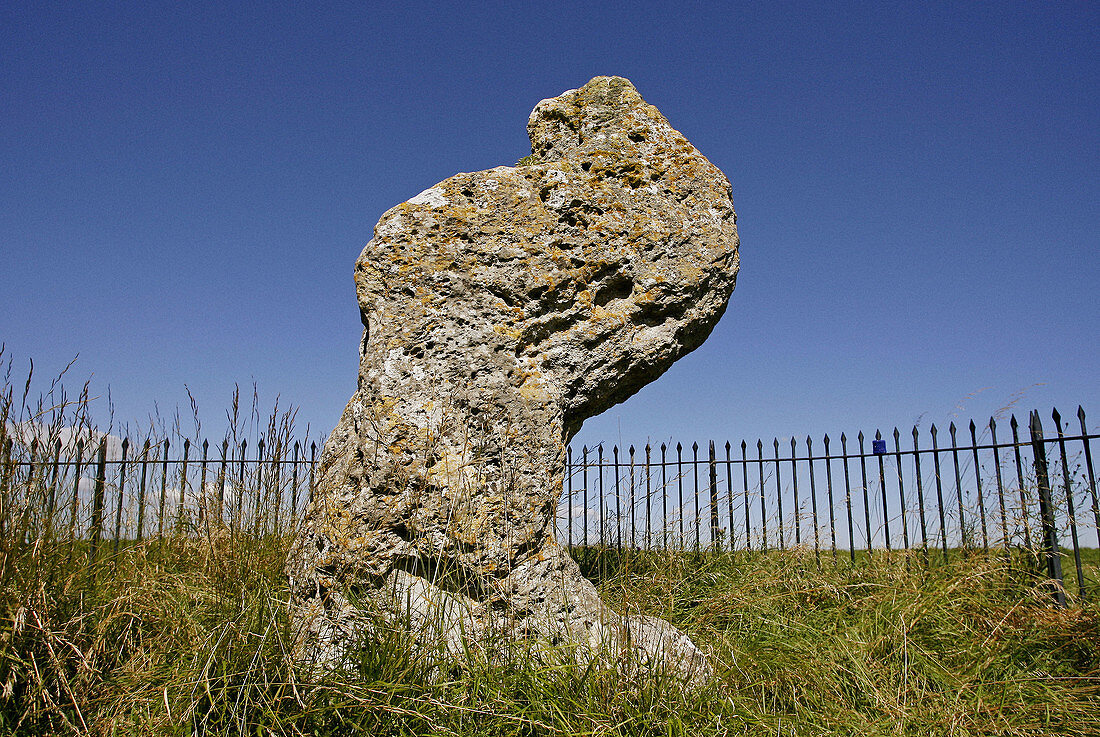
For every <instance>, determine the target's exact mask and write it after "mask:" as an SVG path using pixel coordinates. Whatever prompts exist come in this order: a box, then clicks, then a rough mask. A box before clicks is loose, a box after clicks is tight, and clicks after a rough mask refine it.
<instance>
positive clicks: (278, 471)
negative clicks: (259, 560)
mask: <svg viewBox="0 0 1100 737" xmlns="http://www.w3.org/2000/svg"><path fill="white" fill-rule="evenodd" d="M284 453H286V449H285V448H284V447H283V441H282V439H281V438H278V439H276V441H275V450H274V452H273V453H272V454H271V479H272V486H271V493H272V494H274V495H275V518H274V519H273V520H272V521H271V534H272V535H281V534H282V532H281V529H282V528H281V527H279V520H280V519H282V511H283V454H284Z"/></svg>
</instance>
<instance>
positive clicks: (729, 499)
mask: <svg viewBox="0 0 1100 737" xmlns="http://www.w3.org/2000/svg"><path fill="white" fill-rule="evenodd" d="M726 512H727V513H728V514H729V520H730V552H731V553H732V552H733V548H734V534H733V463H732V461H731V460H730V441H728V440H727V441H726Z"/></svg>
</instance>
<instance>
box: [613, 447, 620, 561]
mask: <svg viewBox="0 0 1100 737" xmlns="http://www.w3.org/2000/svg"><path fill="white" fill-rule="evenodd" d="M611 456H612V458H613V459H614V462H615V548H616V549H617V550H622V549H623V510H622V493H621V490H620V488H619V446H618V445H612V446H611Z"/></svg>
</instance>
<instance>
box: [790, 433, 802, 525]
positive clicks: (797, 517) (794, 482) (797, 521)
mask: <svg viewBox="0 0 1100 737" xmlns="http://www.w3.org/2000/svg"><path fill="white" fill-rule="evenodd" d="M797 455H798V453H797V450H796V448H795V440H794V436H793V435H792V436H791V493H792V494H793V495H794V544H795V545H796V546H797V545H801V544H802V524H801V517H802V508H801V507H800V506H799V504H798V464H797V461H795V457H796V456H797Z"/></svg>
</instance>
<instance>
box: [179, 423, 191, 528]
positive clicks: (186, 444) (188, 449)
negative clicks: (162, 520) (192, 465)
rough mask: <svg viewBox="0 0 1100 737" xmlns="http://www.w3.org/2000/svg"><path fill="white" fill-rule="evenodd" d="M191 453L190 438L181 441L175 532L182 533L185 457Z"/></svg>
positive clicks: (185, 478)
mask: <svg viewBox="0 0 1100 737" xmlns="http://www.w3.org/2000/svg"><path fill="white" fill-rule="evenodd" d="M190 454H191V440H190V438H188V439H186V440H184V441H183V463H182V464H181V466H180V496H179V504H178V505H177V506H176V532H177V534H182V533H183V529H184V515H185V514H186V507H185V505H186V504H187V459H188V456H190Z"/></svg>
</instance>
